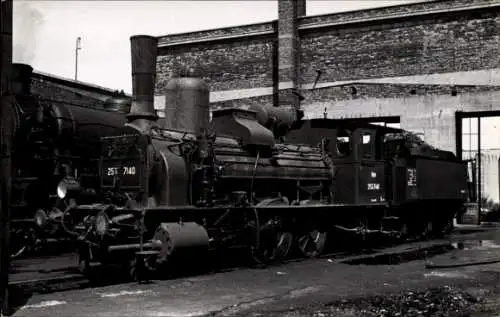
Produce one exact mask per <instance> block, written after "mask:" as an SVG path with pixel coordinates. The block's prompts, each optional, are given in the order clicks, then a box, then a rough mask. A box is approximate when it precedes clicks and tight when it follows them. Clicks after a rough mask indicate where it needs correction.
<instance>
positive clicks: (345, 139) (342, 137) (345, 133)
mask: <svg viewBox="0 0 500 317" xmlns="http://www.w3.org/2000/svg"><path fill="white" fill-rule="evenodd" d="M337 154H338V155H339V156H342V157H345V156H349V155H350V154H351V132H350V131H349V130H346V129H339V130H338V132H337Z"/></svg>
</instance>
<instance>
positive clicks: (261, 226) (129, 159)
mask: <svg viewBox="0 0 500 317" xmlns="http://www.w3.org/2000/svg"><path fill="white" fill-rule="evenodd" d="M131 47H132V77H133V94H134V101H133V103H132V107H131V112H130V114H129V117H128V118H129V119H131V121H130V122H129V123H127V124H126V125H125V126H124V127H122V128H120V129H117V130H116V131H115V132H114V135H113V136H107V137H104V138H102V148H101V149H102V153H101V162H100V164H101V165H100V171H101V189H102V190H103V191H104V192H106V200H105V201H102V203H101V204H88V205H78V206H74V207H73V209H72V210H71V212H70V214H71V218H72V219H74V221H75V223H76V222H78V223H79V225H78V226H76V227H75V229H74V230H75V232H76V233H80V236H81V239H79V241H80V245H79V255H80V261H81V264H82V265H83V266H84V268H85V267H88V265H89V264H90V262H101V263H113V262H127V261H131V263H132V265H133V266H136V265H138V264H140V265H141V266H140V267H141V268H143V267H148V268H149V269H158V268H161V267H163V265H164V264H166V263H169V262H170V260H171V259H172V258H173V257H175V256H176V255H179V256H181V255H183V254H184V255H186V256H187V255H188V254H191V255H193V254H194V255H198V256H201V257H203V254H204V252H200V251H207V250H210V249H221V248H222V249H223V248H233V247H243V248H246V249H248V250H249V251H250V253H251V255H252V256H253V257H254V258H255V259H256V260H258V261H261V262H269V261H276V260H280V259H283V258H285V257H286V256H287V255H288V254H289V253H290V251H291V250H292V249H295V250H298V251H300V252H301V253H302V254H303V255H304V256H306V257H311V256H317V255H318V254H320V253H321V252H323V250H324V248H325V243H326V240H327V235H328V234H329V233H331V232H333V231H339V230H340V231H341V232H345V233H354V234H356V235H362V236H365V235H367V234H380V235H385V236H394V237H397V238H399V237H409V236H424V237H425V236H429V235H432V234H436V233H443V232H445V231H447V230H450V229H451V228H452V227H453V222H452V221H453V217H454V216H455V215H456V214H457V213H459V212H461V211H462V206H463V203H464V202H466V201H467V200H468V199H470V197H469V195H468V194H470V193H469V191H468V186H469V184H468V182H469V178H468V173H467V166H466V164H465V163H464V162H462V161H460V160H459V159H457V158H456V157H455V155H454V154H453V153H450V152H444V151H440V150H436V149H432V148H430V147H429V146H427V147H426V146H425V144H423V145H422V144H421V145H419V146H418V147H417V148H414V146H415V145H418V144H416V143H415V142H414V141H412V140H411V138H408V133H406V132H405V131H403V130H399V129H390V128H385V127H381V126H375V125H370V124H361V123H359V122H356V121H355V120H353V121H351V122H349V121H338V120H329V119H314V120H302V119H300V118H301V113H300V111H296V110H295V109H293V108H269V107H264V106H259V105H255V106H252V107H250V108H248V109H236V108H234V109H223V110H219V111H214V112H213V115H212V120H211V121H210V120H209V89H208V87H207V85H206V84H205V83H204V82H203V81H202V80H201V79H198V78H195V77H192V76H190V74H189V73H187V74H185V76H181V77H179V78H174V79H172V81H171V82H170V83H169V84H168V86H167V94H166V96H167V105H168V106H167V109H166V111H165V112H166V117H165V119H164V121H163V122H162V123H161V124H158V122H157V117H156V114H155V112H154V109H153V92H154V84H155V71H156V70H155V67H156V49H157V43H156V38H153V37H149V36H134V37H132V38H131ZM330 240H331V239H330ZM330 242H331V243H332V244H335V243H336V241H335V240H334V239H333V240H331V241H330ZM339 243H340V242H339ZM295 246H296V248H294V247H295ZM137 260H139V261H137ZM132 271H133V272H134V270H132ZM135 272H137V270H136V271H135Z"/></svg>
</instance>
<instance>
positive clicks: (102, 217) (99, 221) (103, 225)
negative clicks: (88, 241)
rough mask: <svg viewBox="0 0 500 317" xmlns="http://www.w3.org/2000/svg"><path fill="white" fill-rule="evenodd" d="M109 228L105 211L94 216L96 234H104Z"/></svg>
mask: <svg viewBox="0 0 500 317" xmlns="http://www.w3.org/2000/svg"><path fill="white" fill-rule="evenodd" d="M108 229H109V217H108V215H107V214H106V213H105V212H100V213H98V214H97V216H96V217H95V231H96V233H97V234H98V235H100V236H104V235H105V234H106V232H108Z"/></svg>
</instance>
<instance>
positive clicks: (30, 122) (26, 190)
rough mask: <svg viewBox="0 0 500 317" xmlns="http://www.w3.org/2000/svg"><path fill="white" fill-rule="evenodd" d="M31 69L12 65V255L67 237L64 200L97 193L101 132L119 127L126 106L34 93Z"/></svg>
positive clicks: (119, 99) (114, 100)
mask: <svg viewBox="0 0 500 317" xmlns="http://www.w3.org/2000/svg"><path fill="white" fill-rule="evenodd" d="M32 70H33V69H32V67H31V66H29V65H25V64H13V65H12V88H13V89H12V90H13V95H12V96H10V98H9V106H10V108H11V111H10V113H12V115H11V116H12V118H11V120H10V121H11V123H12V124H13V125H14V129H13V130H14V131H15V133H14V144H13V150H12V151H13V152H12V157H13V179H12V195H11V196H12V197H11V205H12V218H13V219H12V243H11V246H12V255H13V256H14V257H15V256H18V255H20V254H22V253H23V251H25V250H27V249H29V248H33V247H35V246H36V245H40V244H43V242H46V241H47V239H49V240H54V239H60V238H64V237H65V236H66V234H65V233H66V232H65V230H64V227H65V224H64V223H63V222H62V221H63V219H64V212H65V210H66V208H67V207H68V205H69V204H71V203H75V202H78V203H85V202H90V201H92V200H89V199H93V198H94V197H96V195H97V193H98V189H99V177H98V175H99V173H98V163H99V160H98V158H99V155H100V151H99V140H100V137H102V136H105V135H107V134H109V133H110V132H112V131H114V129H116V128H118V127H120V126H123V124H124V123H125V122H126V119H125V114H126V113H128V110H129V109H128V108H130V100H128V99H127V97H125V96H117V97H115V98H110V99H109V100H108V101H107V102H106V103H105V105H104V107H103V106H101V107H98V106H97V105H96V107H95V108H90V107H83V106H79V105H76V104H72V102H71V101H69V100H55V99H48V98H44V97H41V96H38V95H33V94H32V93H31V77H32ZM66 224H67V225H69V223H66Z"/></svg>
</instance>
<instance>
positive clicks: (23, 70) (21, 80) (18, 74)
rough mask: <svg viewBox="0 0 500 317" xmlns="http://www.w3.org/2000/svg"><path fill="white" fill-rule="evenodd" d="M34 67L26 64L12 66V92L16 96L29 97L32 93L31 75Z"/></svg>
mask: <svg viewBox="0 0 500 317" xmlns="http://www.w3.org/2000/svg"><path fill="white" fill-rule="evenodd" d="M32 74H33V67H31V66H30V65H26V64H18V63H14V64H12V77H11V80H12V92H13V93H14V94H16V95H29V94H30V93H31V75H32Z"/></svg>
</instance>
